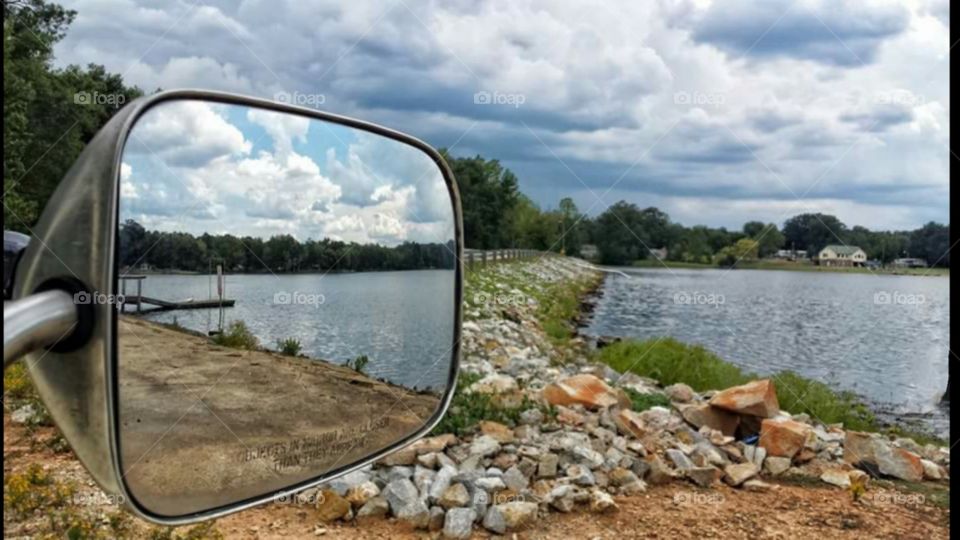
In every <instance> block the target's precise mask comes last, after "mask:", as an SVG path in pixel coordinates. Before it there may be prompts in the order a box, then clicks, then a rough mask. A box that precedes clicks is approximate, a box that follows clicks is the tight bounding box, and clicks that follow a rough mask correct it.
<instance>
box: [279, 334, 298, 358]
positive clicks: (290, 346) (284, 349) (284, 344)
mask: <svg viewBox="0 0 960 540" xmlns="http://www.w3.org/2000/svg"><path fill="white" fill-rule="evenodd" d="M301 348H302V345H301V344H300V340H299V339H297V338H287V339H278V340H277V350H278V351H280V354H283V355H286V356H298V355H299V354H300V349H301Z"/></svg>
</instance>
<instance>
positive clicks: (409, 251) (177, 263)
mask: <svg viewBox="0 0 960 540" xmlns="http://www.w3.org/2000/svg"><path fill="white" fill-rule="evenodd" d="M118 240H119V243H120V244H119V245H120V254H119V257H120V267H121V268H124V269H133V271H136V270H137V269H144V268H149V269H152V270H178V271H188V272H204V273H206V272H209V271H211V270H215V266H214V265H217V264H219V265H222V266H223V269H224V271H226V272H229V273H267V272H272V273H278V274H279V273H293V272H368V271H386V270H422V269H432V268H446V269H450V268H453V267H454V261H455V260H456V257H455V255H454V253H455V250H454V245H453V243H452V241H451V242H450V243H447V244H441V243H427V244H421V243H417V242H404V243H402V244H399V245H397V246H394V247H387V246H381V245H378V244H359V243H356V242H341V241H339V240H332V239H329V238H324V239H322V240H312V239H310V240H306V241H303V242H301V241H299V240H297V239H296V238H294V237H293V236H291V235H289V234H282V235H276V236H273V237H271V238H269V239H263V238H258V237H252V236H242V237H238V236H234V235H232V234H219V235H211V234H209V233H204V234H202V235H200V236H194V235H192V234H190V233H185V232H168V231H148V230H146V229H145V228H144V227H143V226H142V225H141V224H140V223H137V222H136V221H134V220H132V219H128V220H126V221H124V222H123V223H122V224H121V225H120V231H119V239H118Z"/></svg>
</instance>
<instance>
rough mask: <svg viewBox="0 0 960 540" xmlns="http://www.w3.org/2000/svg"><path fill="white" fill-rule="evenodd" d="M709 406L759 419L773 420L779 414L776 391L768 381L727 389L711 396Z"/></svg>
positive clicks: (771, 382) (762, 380)
mask: <svg viewBox="0 0 960 540" xmlns="http://www.w3.org/2000/svg"><path fill="white" fill-rule="evenodd" d="M710 405H713V406H714V407H718V408H720V409H724V410H727V411H731V412H735V413H737V414H747V415H750V416H759V417H761V418H773V417H774V416H776V415H777V413H779V412H780V404H779V403H778V402H777V390H776V388H775V387H774V386H773V381H771V380H770V379H761V380H759V381H753V382H749V383H747V384H743V385H740V386H733V387H731V388H727V389H726V390H723V391H721V392H718V393H717V395H715V396H713V397H712V398H711V399H710Z"/></svg>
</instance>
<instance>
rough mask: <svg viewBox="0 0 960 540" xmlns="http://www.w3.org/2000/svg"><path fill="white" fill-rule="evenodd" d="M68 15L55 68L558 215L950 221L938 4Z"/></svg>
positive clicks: (304, 5)
mask: <svg viewBox="0 0 960 540" xmlns="http://www.w3.org/2000/svg"><path fill="white" fill-rule="evenodd" d="M63 3H64V5H65V6H67V7H70V8H72V9H75V10H76V11H77V12H78V16H77V18H76V20H75V21H74V23H73V24H72V26H71V28H70V30H69V31H68V33H67V35H66V38H65V39H64V40H63V41H62V42H61V43H59V44H58V46H57V48H56V50H55V54H56V57H57V63H58V64H59V65H67V64H81V65H86V64H88V63H91V62H93V63H98V64H103V65H105V66H106V67H107V69H108V70H110V71H112V72H116V73H120V74H122V75H123V78H124V80H126V81H127V82H128V83H132V84H136V85H138V86H140V87H141V88H143V89H145V90H148V91H152V90H154V89H156V88H158V87H162V88H165V89H170V88H182V87H194V88H208V89H216V90H224V91H229V92H236V93H241V94H247V95H254V96H259V97H266V98H270V99H277V100H282V101H287V102H292V103H296V104H300V105H305V106H311V107H316V108H319V109H322V110H326V111H330V112H335V113H338V114H344V115H348V116H354V117H358V118H362V119H365V120H368V121H372V122H376V123H380V124H383V125H386V126H388V127H391V128H394V129H397V130H400V131H404V132H407V133H410V134H412V135H414V136H416V137H419V138H421V139H423V140H425V141H426V142H428V143H430V144H431V145H433V146H435V147H447V148H449V149H450V151H451V153H452V154H454V155H457V156H472V155H475V154H480V155H482V156H484V157H486V158H495V159H499V160H500V161H501V162H503V163H504V164H505V165H506V166H507V167H509V168H510V169H512V170H513V171H514V172H515V173H516V174H517V175H518V177H519V178H520V188H521V190H522V191H523V192H524V193H526V194H527V195H529V196H530V197H531V198H532V199H533V200H534V201H535V202H536V203H538V204H539V205H540V206H541V207H542V208H545V209H549V208H555V207H556V206H557V204H558V202H559V200H560V199H561V198H562V197H572V198H573V200H574V201H575V202H576V204H577V206H578V207H579V209H580V210H581V211H582V212H585V213H587V214H588V215H596V214H598V213H599V212H601V211H603V210H604V209H605V208H606V207H607V206H609V205H611V204H613V203H615V202H617V201H619V200H626V201H628V202H632V203H635V204H637V205H638V206H640V207H646V206H657V207H659V208H661V209H663V210H665V211H666V212H668V213H669V214H670V216H671V218H672V219H673V220H674V221H677V222H680V223H683V224H685V225H688V226H689V225H696V224H704V225H710V226H726V227H728V228H736V229H739V228H740V227H741V226H742V224H743V223H744V222H745V221H749V220H762V221H765V222H774V223H778V224H782V223H783V221H784V220H785V219H787V218H789V217H790V216H792V215H795V214H799V213H803V212H825V213H831V214H834V215H836V216H838V217H839V218H840V219H841V220H842V221H844V222H845V223H846V224H847V225H848V226H853V225H863V226H867V227H870V228H873V229H912V228H915V227H918V226H920V225H922V224H923V223H925V222H928V221H931V220H933V221H938V222H941V223H945V222H947V221H948V209H949V203H948V194H949V181H948V167H949V157H950V149H949V139H948V134H949V106H950V103H949V97H948V95H949V91H948V90H949V89H948V85H949V81H948V68H949V58H948V55H949V47H950V44H949V34H948V19H949V3H948V1H947V0H910V1H901V2H875V1H863V0H859V1H846V0H823V1H810V0H806V1H804V0H799V1H791V0H712V1H711V0H649V1H643V2H636V1H612V0H611V1H607V2H588V1H572V0H549V1H537V0H504V1H500V0H497V1H490V2H475V1H466V0H452V1H445V2H440V1H424V2H418V1H414V0H393V1H391V0H382V1H361V0H352V1H350V2H339V1H331V2H326V1H324V2H310V1H304V0H299V1H285V0H248V1H242V2H237V3H234V2H226V1H223V2H220V1H207V2H197V3H192V2H188V1H182V2H171V3H168V4H162V6H163V7H157V6H158V5H159V4H156V3H155V2H146V1H143V2H137V1H134V0H91V1H83V2H63Z"/></svg>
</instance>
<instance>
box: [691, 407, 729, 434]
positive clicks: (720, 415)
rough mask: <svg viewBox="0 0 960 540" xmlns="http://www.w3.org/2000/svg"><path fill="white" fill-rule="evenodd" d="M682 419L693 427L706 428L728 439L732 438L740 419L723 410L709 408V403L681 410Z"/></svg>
mask: <svg viewBox="0 0 960 540" xmlns="http://www.w3.org/2000/svg"><path fill="white" fill-rule="evenodd" d="M681 414H683V419H684V420H686V421H687V422H689V423H690V424H692V425H693V426H694V427H697V428H701V427H703V426H707V427H709V428H712V429H715V430H717V431H719V432H721V433H723V434H724V435H726V436H728V437H733V435H734V434H735V433H736V431H737V426H738V425H739V424H740V417H739V416H737V415H735V414H733V413H731V412H729V411H725V410H723V409H718V408H716V407H713V406H711V405H710V404H709V403H700V404H696V405H690V406H688V407H684V408H683V412H682V413H681Z"/></svg>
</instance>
